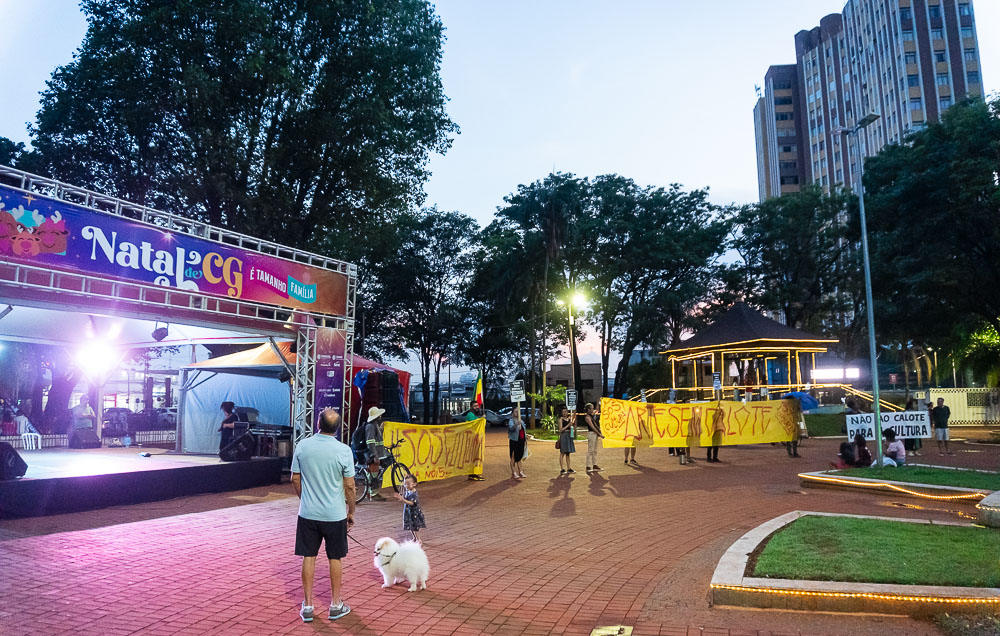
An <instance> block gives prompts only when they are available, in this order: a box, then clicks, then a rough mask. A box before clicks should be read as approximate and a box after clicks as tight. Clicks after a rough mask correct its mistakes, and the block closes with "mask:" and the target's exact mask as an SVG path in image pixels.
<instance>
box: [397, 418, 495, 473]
mask: <svg viewBox="0 0 1000 636" xmlns="http://www.w3.org/2000/svg"><path fill="white" fill-rule="evenodd" d="M383 440H384V441H385V445H386V446H389V445H390V444H395V443H396V442H397V441H399V440H402V441H403V445H402V446H400V447H399V448H397V449H396V450H395V453H396V457H397V458H398V459H399V461H401V462H403V463H404V464H406V465H407V466H409V467H410V472H411V473H412V474H413V475H415V476H416V477H417V479H418V480H419V481H427V480H431V479H447V478H449V477H457V476H459V475H482V474H483V457H484V456H485V455H486V420H485V419H484V418H479V419H478V420H472V421H471V422H459V423H458V424H445V425H443V426H426V425H423V424H400V423H399V422H386V423H385V428H384V430H383ZM382 485H383V486H392V481H391V479H390V475H389V474H388V471H387V472H386V476H385V481H384V482H383V484H382Z"/></svg>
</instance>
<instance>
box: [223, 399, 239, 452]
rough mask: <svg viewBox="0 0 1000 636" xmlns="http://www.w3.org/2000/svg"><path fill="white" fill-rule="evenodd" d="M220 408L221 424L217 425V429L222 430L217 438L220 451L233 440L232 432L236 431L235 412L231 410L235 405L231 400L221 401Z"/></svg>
mask: <svg viewBox="0 0 1000 636" xmlns="http://www.w3.org/2000/svg"><path fill="white" fill-rule="evenodd" d="M220 408H221V409H222V415H223V418H222V424H221V425H220V426H219V430H220V431H222V439H221V440H219V450H220V451H221V450H222V449H223V448H225V447H226V446H229V443H230V442H232V441H233V433H234V432H236V413H234V412H233V411H234V410H235V409H236V405H235V404H233V403H232V402H223V403H222V406H221V407H220Z"/></svg>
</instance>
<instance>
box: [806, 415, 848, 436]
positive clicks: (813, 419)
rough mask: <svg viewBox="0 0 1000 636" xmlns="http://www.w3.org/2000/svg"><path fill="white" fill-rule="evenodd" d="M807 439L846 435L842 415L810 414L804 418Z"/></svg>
mask: <svg viewBox="0 0 1000 636" xmlns="http://www.w3.org/2000/svg"><path fill="white" fill-rule="evenodd" d="M805 418H806V430H807V431H809V437H834V436H839V435H846V433H845V432H844V425H845V423H846V420H845V419H844V414H843V413H810V414H808V415H806V416H805Z"/></svg>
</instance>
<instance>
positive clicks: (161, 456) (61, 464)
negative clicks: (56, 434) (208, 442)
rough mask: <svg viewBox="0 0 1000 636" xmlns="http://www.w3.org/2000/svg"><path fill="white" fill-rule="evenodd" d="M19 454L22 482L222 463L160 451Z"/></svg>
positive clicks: (57, 450)
mask: <svg viewBox="0 0 1000 636" xmlns="http://www.w3.org/2000/svg"><path fill="white" fill-rule="evenodd" d="M18 452H19V453H20V455H21V458H22V459H23V460H24V461H25V462H27V464H28V472H26V473H25V474H24V477H22V478H21V479H59V478H65V477H86V476H89V475H113V474H116V473H134V472H139V471H144V470H166V469H171V468H186V467H188V466H206V465H213V464H222V463H223V461H222V460H221V459H219V458H218V457H217V456H215V455H179V454H173V453H170V452H169V451H166V450H164V449H162V448H137V447H131V448H93V449H75V448H46V449H43V450H31V451H18ZM139 453H149V454H150V457H140V456H139Z"/></svg>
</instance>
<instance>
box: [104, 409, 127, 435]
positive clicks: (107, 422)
mask: <svg viewBox="0 0 1000 636" xmlns="http://www.w3.org/2000/svg"><path fill="white" fill-rule="evenodd" d="M133 415H134V413H132V411H130V410H128V409H125V408H121V407H111V408H107V409H104V418H103V419H104V425H103V427H102V428H103V431H104V433H103V434H104V435H107V436H111V437H120V436H122V435H128V423H129V417H131V416H133Z"/></svg>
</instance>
